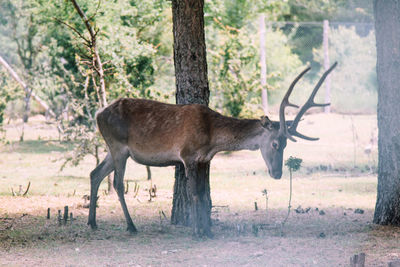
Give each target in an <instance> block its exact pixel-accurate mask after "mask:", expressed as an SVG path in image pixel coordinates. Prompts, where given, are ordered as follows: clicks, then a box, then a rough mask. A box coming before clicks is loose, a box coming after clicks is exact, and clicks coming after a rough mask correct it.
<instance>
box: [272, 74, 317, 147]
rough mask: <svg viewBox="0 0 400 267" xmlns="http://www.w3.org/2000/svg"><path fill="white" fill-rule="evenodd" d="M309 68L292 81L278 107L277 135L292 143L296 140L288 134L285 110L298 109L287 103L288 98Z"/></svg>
mask: <svg viewBox="0 0 400 267" xmlns="http://www.w3.org/2000/svg"><path fill="white" fill-rule="evenodd" d="M310 69H311V68H310V67H308V68H306V69H305V70H303V71H302V72H301V73H300V74H299V75H298V76H297V77H296V79H294V80H293V82H292V84H291V85H290V86H289V89H288V90H287V92H286V94H285V96H284V97H283V99H282V102H281V106H280V107H279V133H278V134H279V135H284V136H286V137H287V138H289V139H290V140H292V141H293V142H296V139H294V138H293V137H292V136H291V135H290V134H289V133H288V129H287V125H286V120H285V108H286V107H295V108H298V107H299V106H297V105H295V104H292V103H290V102H289V96H290V94H291V93H292V91H293V88H294V86H295V85H296V83H297V82H298V81H299V80H300V79H301V77H303V76H304V74H306V73H307V71H309V70H310Z"/></svg>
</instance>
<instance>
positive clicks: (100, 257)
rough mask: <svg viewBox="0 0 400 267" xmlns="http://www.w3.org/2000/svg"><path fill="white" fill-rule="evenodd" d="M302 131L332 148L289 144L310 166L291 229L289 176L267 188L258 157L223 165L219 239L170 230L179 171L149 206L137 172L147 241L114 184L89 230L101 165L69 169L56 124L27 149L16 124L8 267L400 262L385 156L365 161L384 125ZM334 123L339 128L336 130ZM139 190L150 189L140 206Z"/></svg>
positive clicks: (1, 205) (9, 175)
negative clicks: (378, 201) (356, 258)
mask: <svg viewBox="0 0 400 267" xmlns="http://www.w3.org/2000/svg"><path fill="white" fill-rule="evenodd" d="M303 125H307V129H308V132H309V133H312V134H311V135H314V136H320V137H321V140H320V141H318V142H314V143H309V142H308V143H307V142H301V141H300V142H298V143H296V144H295V145H294V144H289V145H288V148H287V151H286V152H285V153H286V154H285V158H287V157H289V155H293V156H297V157H301V158H302V159H303V161H304V163H303V167H302V169H301V170H300V171H299V172H298V173H295V178H294V180H293V202H292V209H291V213H290V216H289V219H288V221H287V223H286V224H285V225H284V226H283V227H282V225H281V222H282V221H283V219H284V218H285V216H286V214H287V205H288V188H289V187H288V186H289V180H288V173H287V171H285V173H284V178H283V179H282V180H280V181H277V180H273V179H271V178H268V177H267V175H266V171H265V164H264V162H263V161H262V158H261V155H259V153H256V152H239V153H232V154H220V155H217V157H216V158H215V159H214V160H213V162H212V166H211V192H212V199H213V205H214V208H213V212H212V219H213V227H212V230H213V233H214V234H215V236H214V238H213V239H194V238H192V236H191V231H190V229H188V228H187V227H182V226H173V225H170V223H169V218H170V210H171V205H172V186H173V178H172V177H173V168H154V169H152V171H153V182H152V183H154V184H157V188H158V190H157V197H156V198H155V199H153V201H151V202H149V201H148V198H149V196H148V193H147V189H148V188H149V186H150V185H151V184H150V182H149V181H146V180H145V172H146V171H145V168H144V167H143V166H140V165H137V164H133V163H129V164H128V167H127V175H126V180H127V181H129V183H130V188H131V189H130V192H128V194H127V195H126V199H127V204H128V207H129V210H130V212H131V214H132V217H133V220H134V222H135V224H136V226H137V227H138V230H139V233H138V234H136V235H130V234H128V232H127V231H126V230H125V220H124V217H123V214H122V211H121V208H120V205H119V202H118V199H117V197H116V196H115V195H105V194H104V193H103V192H104V189H105V188H106V185H105V184H102V186H101V190H100V192H101V193H100V199H99V208H98V211H97V218H98V225H99V229H98V230H97V231H92V230H90V229H89V227H88V226H87V225H86V222H87V215H88V209H87V208H85V207H84V206H85V204H87V203H85V201H84V199H83V197H84V195H86V194H88V191H89V180H88V173H89V172H90V170H91V169H92V168H93V159H90V158H88V159H85V161H83V162H82V164H81V165H80V166H78V167H67V168H65V169H64V170H63V171H60V170H59V168H60V165H61V164H62V161H60V158H62V156H63V155H65V154H67V153H69V151H68V149H67V148H65V147H63V146H61V144H59V143H57V141H55V139H56V138H55V137H56V135H57V134H56V133H54V130H52V127H53V126H52V125H45V124H43V123H42V122H41V121H40V120H39V121H35V120H31V122H30V124H29V125H27V126H26V129H27V130H26V135H25V136H26V140H27V141H26V142H24V143H19V142H17V141H15V140H18V136H17V134H18V125H12V126H10V127H9V128H8V129H7V130H8V132H7V138H9V139H10V140H14V141H11V142H10V143H9V144H7V145H4V146H3V147H2V148H1V149H0V166H1V168H0V266H89V265H93V266H349V262H350V257H351V256H352V255H354V254H358V253H361V252H364V253H366V266H387V263H388V262H389V261H392V260H395V259H399V258H400V241H399V240H400V239H399V238H400V228H396V227H390V226H377V225H374V224H372V218H373V208H374V205H375V198H376V174H375V173H374V172H373V166H374V165H376V151H377V150H376V144H375V146H374V143H373V142H372V149H370V150H372V152H369V153H368V154H365V153H364V148H365V147H366V146H367V145H369V144H371V143H370V139H371V136H372V137H373V135H374V132H375V127H376V118H375V116H352V117H351V118H349V117H346V116H344V115H334V114H332V115H330V116H322V115H320V114H316V115H312V116H308V117H307V118H306V120H305V122H303ZM321 125H322V126H324V127H322V128H321ZM329 125H335V129H336V130H335V131H332V130H329V131H328V130H327V129H328V128H329ZM325 126H326V127H325ZM332 129H333V128H332ZM351 129H353V131H352V130H351ZM354 129H355V130H354ZM51 131H53V132H51ZM354 136H357V138H358V139H357V140H355V139H354ZM371 166H372V167H371ZM28 181H30V182H31V183H32V184H31V189H30V191H29V193H28V194H27V196H26V197H23V196H12V194H11V190H10V189H11V188H13V190H14V191H18V187H19V185H21V186H22V188H23V189H25V188H26V185H27V183H28ZM133 183H136V184H137V185H139V186H140V190H139V193H138V195H137V196H135V195H134V193H133ZM265 188H267V189H268V196H269V199H268V206H267V203H266V199H265V196H264V195H262V193H261V191H262V190H263V189H265ZM254 202H257V203H258V210H257V211H255V208H254ZM65 205H68V206H69V211H70V212H72V213H73V215H74V220H73V221H72V222H70V221H69V222H67V224H66V225H63V224H61V225H59V222H58V219H57V211H58V210H62V209H63V208H64V206H65ZM299 206H300V207H299ZM47 208H50V211H51V218H50V219H46V213H47ZM296 210H297V212H296ZM162 212H163V213H164V214H165V217H164V215H162Z"/></svg>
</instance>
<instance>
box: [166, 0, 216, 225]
mask: <svg viewBox="0 0 400 267" xmlns="http://www.w3.org/2000/svg"><path fill="white" fill-rule="evenodd" d="M203 7H204V0H187V1H183V0H173V1H172V15H173V34H174V64H175V79H176V103H177V104H191V103H198V104H203V105H208V99H209V94H210V93H209V87H208V78H207V60H206V45H205V35H204V13H203ZM209 168H210V166H209V164H206V165H204V166H201V168H200V175H201V179H202V181H204V184H202V185H201V186H200V188H198V190H199V191H201V192H199V193H200V195H203V196H204V197H205V198H208V200H209V201H208V202H207V201H206V203H208V205H209V206H208V207H206V208H207V209H208V211H209V214H208V215H209V216H210V213H211V198H210V183H209ZM186 183H187V177H186V176H185V170H184V167H183V165H178V166H177V167H176V169H175V185H174V198H173V207H172V216H171V223H172V224H182V225H190V224H191V218H190V198H189V195H188V194H187V191H186ZM209 216H208V217H209ZM209 221H210V220H209Z"/></svg>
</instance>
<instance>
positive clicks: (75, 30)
mask: <svg viewBox="0 0 400 267" xmlns="http://www.w3.org/2000/svg"><path fill="white" fill-rule="evenodd" d="M53 19H54V20H55V21H57V22H59V23H61V24H64V25H65V26H67V27H68V28H70V29H71V30H73V31H74V32H75V33H76V34H77V35H78V36H79V37H80V38H82V39H83V40H84V41H85V42H86V44H87V45H88V46H89V47H90V46H91V43H90V41H89V39H86V37H85V36H83V35H82V34H81V33H80V32H79V31H78V30H77V29H75V28H74V27H73V26H71V25H69V24H68V23H66V22H64V21H62V20H60V19H58V18H53Z"/></svg>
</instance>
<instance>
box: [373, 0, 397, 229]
mask: <svg viewBox="0 0 400 267" xmlns="http://www.w3.org/2000/svg"><path fill="white" fill-rule="evenodd" d="M374 15H375V29H376V48H377V64H376V66H377V67H376V69H377V76H378V85H379V92H378V128H379V140H378V149H379V164H378V195H377V200H376V207H375V215H374V223H377V224H383V225H387V224H391V225H400V120H399V116H400V105H399V103H400V84H399V81H398V79H399V77H400V19H399V18H400V1H398V0H374Z"/></svg>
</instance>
